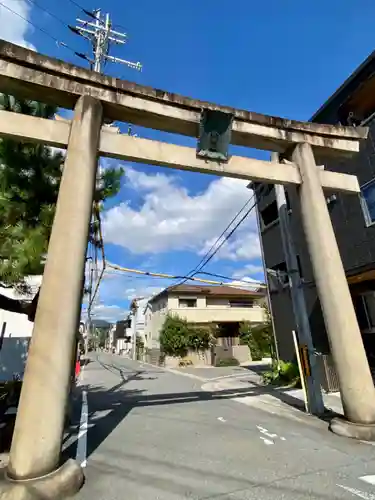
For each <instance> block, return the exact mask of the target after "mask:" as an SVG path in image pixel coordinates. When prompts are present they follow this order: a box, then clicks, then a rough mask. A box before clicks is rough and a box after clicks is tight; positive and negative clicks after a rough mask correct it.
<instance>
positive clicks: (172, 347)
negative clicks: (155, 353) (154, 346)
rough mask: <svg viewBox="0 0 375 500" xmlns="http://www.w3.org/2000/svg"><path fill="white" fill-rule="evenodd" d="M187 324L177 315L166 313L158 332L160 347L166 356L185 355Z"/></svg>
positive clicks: (187, 333) (186, 349)
mask: <svg viewBox="0 0 375 500" xmlns="http://www.w3.org/2000/svg"><path fill="white" fill-rule="evenodd" d="M188 336H189V325H188V323H187V321H185V320H183V319H181V318H179V317H178V316H170V315H168V316H167V317H166V318H165V321H164V324H163V327H162V330H161V332H160V347H161V348H162V350H163V353H164V354H166V355H167V356H181V357H183V356H186V354H187V351H188Z"/></svg>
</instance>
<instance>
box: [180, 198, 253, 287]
mask: <svg viewBox="0 0 375 500" xmlns="http://www.w3.org/2000/svg"><path fill="white" fill-rule="evenodd" d="M254 197H255V192H254V194H253V195H252V196H251V197H250V198H249V199H248V200H247V201H246V203H245V204H244V205H243V206H242V208H241V209H240V210H239V211H238V212H237V213H236V215H235V216H234V217H233V218H232V220H231V221H230V222H229V224H228V225H227V226H226V228H225V229H224V230H223V231H222V233H221V234H220V236H219V237H218V238H216V241H215V242H214V243H213V244H212V245H211V248H210V249H209V250H208V251H207V252H206V253H205V255H204V256H203V257H202V259H201V260H200V262H199V263H198V264H197V265H196V266H195V268H194V269H192V270H191V271H190V272H189V273H188V276H195V275H196V274H198V273H199V271H200V270H201V269H203V268H204V267H205V266H206V265H207V264H208V262H209V261H210V260H211V259H212V258H213V257H214V255H215V254H216V253H217V252H218V251H219V250H220V248H221V247H222V246H223V245H224V243H225V242H226V241H228V238H230V237H231V236H232V234H233V233H234V231H235V230H236V229H237V227H238V226H239V224H238V225H237V226H236V227H235V228H234V231H232V232H230V233H229V234H228V236H226V238H225V239H224V240H223V241H222V243H221V244H220V246H219V247H218V248H217V249H216V250H215V251H214V253H213V254H212V255H211V256H210V257H209V255H210V253H211V252H212V251H213V249H214V248H215V246H216V245H217V244H218V242H219V241H220V240H221V238H222V237H223V236H224V235H225V233H226V232H227V231H228V229H229V228H230V227H231V225H232V224H233V223H234V222H235V220H236V219H237V218H238V217H239V216H240V214H241V213H242V212H243V211H244V210H245V209H246V207H247V206H248V205H249V203H251V202H252V201H253V200H254ZM255 205H256V202H255ZM255 205H253V206H251V207H250V209H249V211H248V212H247V213H246V215H245V218H246V217H247V216H248V215H249V213H250V212H251V210H252V209H253V208H254V206H255ZM245 218H243V219H241V221H240V224H241V223H242V222H243V220H245ZM186 281H187V279H184V280H182V281H181V282H180V283H177V284H176V285H175V286H178V285H183V284H184V283H186Z"/></svg>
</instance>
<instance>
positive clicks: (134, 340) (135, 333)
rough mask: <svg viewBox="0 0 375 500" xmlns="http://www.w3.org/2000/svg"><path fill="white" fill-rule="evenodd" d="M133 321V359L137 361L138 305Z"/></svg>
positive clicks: (134, 311) (134, 310)
mask: <svg viewBox="0 0 375 500" xmlns="http://www.w3.org/2000/svg"><path fill="white" fill-rule="evenodd" d="M132 314H133V317H132V319H133V321H132V359H133V360H134V361H135V360H136V358H137V303H135V306H134V309H133V313H132Z"/></svg>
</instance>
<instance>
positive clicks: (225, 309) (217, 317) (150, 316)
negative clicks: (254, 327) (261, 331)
mask: <svg viewBox="0 0 375 500" xmlns="http://www.w3.org/2000/svg"><path fill="white" fill-rule="evenodd" d="M265 300H266V299H265V291H253V290H244V289H239V288H234V287H231V286H224V285H223V286H197V285H178V286H171V287H169V288H166V289H165V290H163V291H162V292H161V293H159V294H158V295H156V296H154V297H153V298H151V299H150V300H149V301H148V303H147V306H146V309H145V330H144V331H145V336H146V338H147V343H146V346H147V347H148V348H150V349H158V348H159V347H160V344H159V334H160V331H161V329H162V326H163V323H164V321H165V318H166V316H167V315H168V314H171V315H177V316H179V317H180V318H184V319H186V320H187V321H188V322H189V323H193V324H196V325H201V326H204V325H215V327H216V331H217V337H218V344H219V345H220V344H222V345H225V344H228V343H229V344H230V345H234V344H236V343H238V336H239V332H238V330H239V326H240V323H241V322H242V321H250V322H251V323H253V324H260V323H263V322H264V320H265V313H264V309H263V307H262V306H263V305H264V303H265Z"/></svg>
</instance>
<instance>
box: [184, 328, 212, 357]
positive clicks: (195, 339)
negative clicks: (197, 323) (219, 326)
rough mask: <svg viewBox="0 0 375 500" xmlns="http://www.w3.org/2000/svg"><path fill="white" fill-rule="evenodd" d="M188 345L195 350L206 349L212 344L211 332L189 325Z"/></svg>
mask: <svg viewBox="0 0 375 500" xmlns="http://www.w3.org/2000/svg"><path fill="white" fill-rule="evenodd" d="M187 346H188V347H189V348H190V349H192V350H194V351H205V350H206V349H208V348H209V347H210V346H211V333H210V331H209V330H206V329H205V328H197V327H193V326H189V333H188V338H187Z"/></svg>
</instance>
